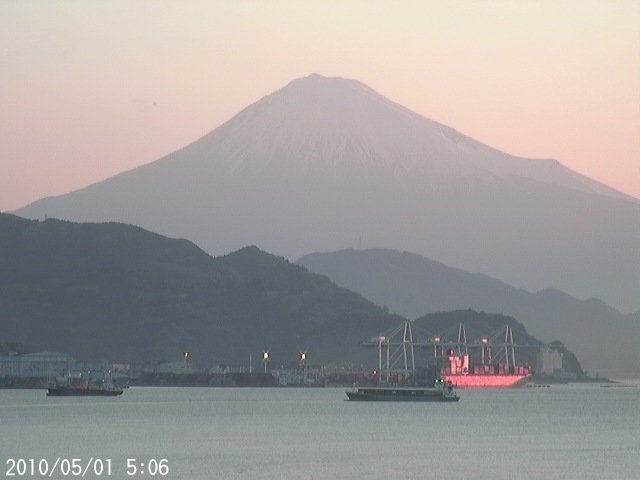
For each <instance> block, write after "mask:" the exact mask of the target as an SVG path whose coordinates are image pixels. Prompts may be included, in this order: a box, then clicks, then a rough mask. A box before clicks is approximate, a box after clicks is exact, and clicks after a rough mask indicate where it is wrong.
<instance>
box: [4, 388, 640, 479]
mask: <svg viewBox="0 0 640 480" xmlns="http://www.w3.org/2000/svg"><path fill="white" fill-rule="evenodd" d="M459 393H460V394H461V400H460V402H458V403H456V404H449V403H424V404H419V403H385V404H379V403H360V402H347V401H344V400H345V399H346V396H345V394H344V389H338V388H324V389H323V388H318V389H293V388H292V389H285V388H279V389H277V388H274V389H266V388H261V389H250V388H246V389H241V388H130V389H129V390H127V391H125V393H124V394H123V395H122V396H121V397H118V398H47V397H45V391H43V390H32V391H28V390H17V391H16V390H13V391H12V390H4V391H2V390H0V463H1V466H2V469H3V470H2V472H1V473H2V476H3V477H5V478H33V479H36V478H44V476H42V475H40V473H39V472H38V467H39V463H40V460H41V459H45V460H46V461H47V463H48V468H49V469H51V468H52V467H53V464H54V463H55V462H56V459H58V458H60V459H61V460H60V461H59V463H58V465H59V466H58V467H56V471H55V472H54V473H53V474H52V475H51V477H48V478H53V479H63V478H64V479H69V478H81V475H76V476H74V475H73V473H72V472H71V471H69V472H66V475H65V474H63V473H62V472H61V471H60V468H61V466H64V465H63V463H64V460H65V459H69V460H71V459H74V458H77V459H80V463H81V466H82V467H83V469H84V467H85V466H86V465H87V464H88V463H89V461H90V460H91V459H93V460H91V463H90V468H89V469H88V470H87V473H86V474H85V477H84V478H91V479H95V478H105V479H106V478H113V479H127V478H132V479H143V478H147V479H148V478H166V479H225V480H226V479H295V480H299V479H307V480H308V479H334V478H335V479H343V478H344V479H349V480H354V479H367V480H375V479H403V478H407V479H409V478H411V479H416V478H426V479H429V478H433V479H443V478H473V479H590V478H593V479H599V480H600V479H629V480H631V479H638V478H640V389H639V388H601V387H599V386H598V385H563V386H552V387H551V388H523V389H512V390H461V391H459ZM18 459H24V460H26V462H23V463H22V465H21V466H22V467H26V472H25V473H24V475H19V473H20V471H19V469H18V467H20V465H17V466H16V467H15V468H13V469H12V470H11V472H9V470H10V469H11V464H12V463H13V462H14V461H18ZM29 459H34V460H33V462H31V461H30V460H29ZM98 459H99V460H101V461H102V462H103V465H104V471H103V473H102V475H101V476H97V475H95V472H94V470H95V469H96V467H97V466H99V462H98ZM128 459H135V461H130V462H129V472H130V473H133V468H132V467H131V465H135V466H136V471H135V473H133V474H132V475H127V466H128ZM162 459H165V460H166V461H165V462H163V463H162V464H159V463H156V462H160V460H162ZM107 460H110V462H111V472H110V473H111V475H110V477H108V475H107ZM60 462H62V463H60ZM143 464H144V465H143ZM31 465H34V467H31ZM160 465H164V466H167V467H168V473H166V475H161V473H164V472H165V470H164V468H157V467H159V466H160ZM41 466H42V468H43V469H44V467H45V466H46V465H45V464H44V463H42V464H41ZM69 466H70V463H67V464H66V467H69ZM32 468H33V469H34V470H35V471H34V475H31V470H32ZM76 471H77V470H76ZM143 472H144V473H143ZM7 473H15V476H13V477H9V476H7ZM152 473H155V475H152Z"/></svg>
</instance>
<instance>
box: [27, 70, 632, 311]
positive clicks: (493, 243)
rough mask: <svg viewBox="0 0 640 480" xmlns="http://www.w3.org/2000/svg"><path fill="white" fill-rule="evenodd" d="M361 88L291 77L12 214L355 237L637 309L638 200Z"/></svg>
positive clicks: (297, 251)
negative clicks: (214, 119)
mask: <svg viewBox="0 0 640 480" xmlns="http://www.w3.org/2000/svg"><path fill="white" fill-rule="evenodd" d="M372 92H373V91H372V90H371V89H369V88H368V87H363V86H362V84H361V83H360V82H356V81H353V80H346V79H336V78H326V77H322V76H318V75H316V76H311V77H307V78H304V79H298V80H294V81H292V82H290V83H289V84H288V85H287V86H285V87H283V88H282V89H280V90H278V91H276V92H274V93H272V94H270V95H267V96H266V97H264V98H262V99H260V100H259V101H257V102H255V103H253V104H252V105H250V106H248V107H247V108H246V109H244V110H242V111H241V112H239V113H238V114H237V115H235V116H234V117H232V118H231V119H229V120H228V121H227V122H226V123H224V124H223V125H221V126H220V127H218V128H217V129H215V130H213V131H212V132H210V133H208V134H207V135H205V136H204V137H202V138H201V139H199V140H196V141H195V142H193V143H192V144H190V145H188V146H186V147H184V148H183V149H180V150H178V151H176V152H173V153H171V154H169V155H167V156H164V157H162V158H161V159H159V160H157V161H156V162H152V163H150V164H147V165H144V166H141V167H138V168H136V169H133V170H130V171H128V172H123V173H121V174H119V175H117V176H114V177H111V178H109V179H107V180H105V181H103V182H99V183H97V184H94V185H91V186H89V187H86V188H84V189H82V190H78V191H76V192H72V193H69V194H67V195H63V196H59V197H54V198H48V199H44V200H41V201H38V202H34V203H33V204H31V205H29V206H27V207H25V208H23V209H19V210H17V211H16V212H15V213H17V214H19V215H22V216H25V217H28V218H44V217H45V215H48V216H52V217H56V218H65V219H69V220H74V221H120V222H124V223H129V224H134V225H139V226H142V227H144V228H146V229H148V230H151V231H155V232H158V233H161V234H163V235H167V236H169V237H181V238H188V239H189V240H191V241H193V242H194V243H196V244H197V245H200V246H202V247H203V248H204V249H205V250H206V251H207V252H209V253H210V254H213V255H221V254H225V253H228V252H231V251H235V250H237V249H238V248H240V247H242V246H244V245H250V244H258V245H261V247H262V248H264V249H265V250H266V251H269V252H273V253H274V254H276V255H282V256H284V257H286V258H289V259H291V260H293V259H295V258H299V257H300V256H302V255H304V254H306V253H309V252H313V251H335V250H339V249H342V248H345V247H349V246H355V245H359V244H361V242H362V241H364V245H365V246H366V247H384V248H394V249H399V250H405V251H415V252H419V253H421V254H423V255H425V256H428V257H430V258H437V259H439V260H441V261H443V262H445V263H446V264H447V265H451V266H457V267H460V268H464V269H465V270H468V271H481V272H484V273H487V274H488V275H491V276H493V277H495V278H499V279H500V280H502V281H505V282H507V283H509V284H511V285H515V286H518V287H522V288H526V289H528V290H539V289H542V288H545V287H548V286H553V287H556V288H560V289H562V290H563V291H567V292H569V293H570V294H572V295H575V296H577V297H579V298H588V297H598V298H603V299H604V300H606V301H607V302H608V303H610V304H613V305H615V306H616V307H618V308H620V309H623V310H626V311H633V310H637V309H638V308H640V300H639V299H638V296H637V292H638V290H639V289H640V274H639V273H638V272H640V253H639V252H638V249H637V247H636V246H637V245H638V244H640V223H639V222H638V218H639V213H640V201H638V200H636V199H632V198H630V197H627V196H625V195H624V194H621V193H620V192H617V191H615V190H613V189H611V188H609V187H606V186H603V185H602V184H600V183H598V182H595V181H593V180H591V179H587V178H586V177H584V176H581V175H579V174H576V173H575V172H572V171H570V170H569V169H566V168H565V167H562V166H561V165H560V164H558V163H557V162H555V161H546V160H545V161H536V160H529V159H521V158H518V157H514V156H511V155H508V154H504V153H502V152H499V151H498V150H495V149H493V148H491V147H488V146H485V145H484V144H481V143H480V142H477V141H475V140H473V139H470V138H469V137H466V136H464V135H462V134H461V133H459V132H457V131H455V130H454V129H452V128H451V127H445V126H442V125H441V124H438V123H437V122H434V121H433V120H429V119H426V118H425V117H422V116H420V115H418V114H416V113H413V112H411V111H410V110H408V109H406V108H405V107H402V106H399V105H398V104H396V103H394V102H392V101H390V100H387V99H386V98H384V97H383V96H381V95H379V94H377V93H375V92H373V93H372ZM372 98H373V99H372Z"/></svg>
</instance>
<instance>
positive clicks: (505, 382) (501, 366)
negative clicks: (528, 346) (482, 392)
mask: <svg viewBox="0 0 640 480" xmlns="http://www.w3.org/2000/svg"><path fill="white" fill-rule="evenodd" d="M447 358H448V361H449V362H448V364H446V363H445V364H444V365H442V366H441V369H440V376H441V377H442V378H444V379H445V380H447V381H449V382H451V383H452V384H453V385H454V386H455V387H457V388H504V387H518V386H522V385H523V384H524V383H525V382H526V380H527V378H529V377H530V376H531V373H532V372H531V367H528V366H523V365H507V364H505V363H498V364H490V365H486V364H484V365H483V364H480V365H475V364H470V363H469V355H453V354H449V356H448V357H447Z"/></svg>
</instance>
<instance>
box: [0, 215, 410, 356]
mask: <svg viewBox="0 0 640 480" xmlns="http://www.w3.org/2000/svg"><path fill="white" fill-rule="evenodd" d="M401 320H402V319H400V318H399V317H396V316H392V315H388V314H387V313H385V311H384V310H383V309H381V308H379V307H377V306H375V305H374V304H372V303H370V302H369V301H367V300H365V299H363V298H362V297H361V296H360V295H358V294H355V293H352V292H350V291H348V290H345V289H343V288H339V287H337V286H336V285H335V284H333V283H331V282H330V281H329V280H328V279H326V278H325V277H322V276H319V275H315V274H311V273H309V272H308V271H307V270H306V269H304V268H303V267H299V266H296V265H292V264H291V263H289V262H288V261H286V260H285V259H283V258H279V257H275V256H273V255H270V254H268V253H265V252H262V251H260V250H259V249H258V248H256V247H247V248H244V249H242V250H239V251H237V252H235V253H232V254H229V255H226V256H224V257H219V258H213V257H211V256H209V255H208V254H206V253H205V252H203V251H202V250H200V249H199V248H198V247H196V246H195V245H194V244H192V243H190V242H188V241H186V240H174V239H169V238H166V237H162V236H160V235H156V234H153V233H150V232H148V231H145V230H143V229H141V228H137V227H133V226H129V225H124V224H116V223H103V224H90V223H85V224H78V223H71V222H65V221H59V220H54V219H48V220H45V221H44V222H38V221H31V220H25V219H22V218H20V217H16V216H13V215H7V214H0V342H20V343H23V344H26V345H28V347H29V348H30V349H32V350H53V351H61V352H66V353H69V354H71V355H72V356H74V357H76V358H77V359H79V360H83V359H86V360H93V359H101V358H108V359H110V360H112V361H123V362H129V361H157V360H176V359H179V358H180V357H181V354H182V352H183V351H185V350H188V351H189V352H190V359H192V360H193V361H194V362H195V363H197V364H199V365H201V366H212V365H216V364H222V363H225V364H236V365H248V360H249V355H250V354H252V353H253V358H254V366H255V365H256V363H257V361H258V360H259V357H258V355H259V353H260V350H261V349H269V350H270V356H271V359H272V361H273V364H274V365H275V364H278V365H279V364H289V363H293V362H295V361H296V359H297V355H298V350H299V349H307V350H308V352H309V358H310V361H311V362H312V363H316V362H317V363H325V362H330V361H340V360H343V359H344V360H345V361H348V359H349V358H350V357H351V356H352V355H353V354H356V353H357V348H358V347H357V345H358V344H359V342H360V341H361V340H362V339H363V338H367V337H368V336H370V335H372V334H374V333H375V332H378V331H380V330H384V329H386V328H388V327H389V326H391V325H394V324H397V323H399V322H400V321H401Z"/></svg>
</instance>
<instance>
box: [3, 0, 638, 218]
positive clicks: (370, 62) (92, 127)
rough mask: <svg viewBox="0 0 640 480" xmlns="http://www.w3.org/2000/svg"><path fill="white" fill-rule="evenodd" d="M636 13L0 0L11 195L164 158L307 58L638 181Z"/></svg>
mask: <svg viewBox="0 0 640 480" xmlns="http://www.w3.org/2000/svg"><path fill="white" fill-rule="evenodd" d="M639 18H640V0H628V1H624V0H614V1H609V2H604V1H584V0H575V1H562V0H556V1H548V2H544V1H543V2H540V1H520V2H508V1H497V0H496V1H486V2H477V1H447V2H442V1H425V0H416V1H403V2H396V1H380V2H371V1H368V0H362V1H349V0H341V1H331V0H324V1H305V2H300V1H295V0H290V1H284V0H283V1H275V0H274V1H269V2H264V1H231V0H229V1H216V2H213V1H212V2H205V1H196V0H183V1H179V2H178V1H176V2H157V1H153V0H147V1H144V0H141V1H136V2H132V1H117V0H116V1H113V0H112V1H109V2H103V1H91V0H86V1H56V2H41V1H35V0H34V1H29V0H22V1H18V0H15V1H10V0H0V72H2V73H1V76H0V78H1V82H0V211H10V210H12V209H15V208H19V207H21V206H24V205H26V204H28V203H30V202H32V201H34V200H37V199H39V198H42V197H44V196H49V195H58V194H62V193H66V192H70V191H73V190H76V189H79V188H82V187H85V186H87V185H89V184H92V183H95V182H98V181H100V180H103V179H105V178H108V177H110V176H112V175H115V174H117V173H119V172H122V171H125V170H128V169H131V168H133V167H136V166H138V165H142V164H144V163H148V162H151V161H154V160H157V159H158V158H160V157H162V156H163V155H165V154H167V153H170V152H172V151H174V150H177V149H179V148H181V147H183V146H185V145H187V144H188V143H190V142H192V141H194V140H196V139H197V138H199V137H200V136H202V135H204V134H205V133H207V132H209V131H211V130H213V129H215V128H216V127H218V126H219V125H220V124H222V123H223V122H225V121H226V120H228V119H229V118H231V117H232V116H233V115H235V114H236V113H238V112H239V111H240V110H242V109H243V108H244V107H246V106H248V105H249V104H251V103H252V102H254V101H256V100H258V99H260V98H261V97H262V96H264V95H267V94H269V93H272V92H273V91H275V90H277V89H279V88H281V87H283V86H284V85H285V84H287V83H288V82H289V81H291V80H293V79H295V78H299V77H304V76H307V75H309V74H311V73H320V74H322V75H326V76H340V77H347V78H354V79H357V80H360V81H361V82H363V83H365V84H367V85H369V86H370V87H371V88H373V89H375V90H377V91H378V92H380V93H381V94H382V95H385V96H386V97H388V98H389V99H391V100H393V101H396V102H398V103H400V104H402V105H404V106H406V107H408V108H410V109H411V110H414V111H416V112H418V113H420V114H422V115H424V116H426V117H428V118H431V119H433V120H436V121H439V122H441V123H444V124H446V125H449V126H451V127H453V128H455V129H457V130H459V131H461V132H462V133H464V134H466V135H469V136H471V137H473V138H475V139H476V140H478V141H481V142H483V143H486V144H488V145H491V146H492V147H494V148H497V149H499V150H502V151H505V152H508V153H511V154H514V155H519V156H523V157H528V158H554V159H557V160H558V161H560V162H561V163H562V164H564V165H566V166H568V167H569V168H572V169H574V170H576V171H578V172H580V173H583V174H585V175H587V176H589V177H592V178H594V179H597V180H599V181H601V182H603V183H605V184H607V185H609V186H612V187H614V188H616V189H618V190H620V191H623V192H625V193H628V194H630V195H633V196H635V197H640V22H639V21H638V19H639Z"/></svg>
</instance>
